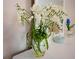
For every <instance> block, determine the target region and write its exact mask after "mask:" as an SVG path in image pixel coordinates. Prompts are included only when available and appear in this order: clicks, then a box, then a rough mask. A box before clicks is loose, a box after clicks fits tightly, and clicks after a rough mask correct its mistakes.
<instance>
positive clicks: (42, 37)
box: [17, 4, 67, 57]
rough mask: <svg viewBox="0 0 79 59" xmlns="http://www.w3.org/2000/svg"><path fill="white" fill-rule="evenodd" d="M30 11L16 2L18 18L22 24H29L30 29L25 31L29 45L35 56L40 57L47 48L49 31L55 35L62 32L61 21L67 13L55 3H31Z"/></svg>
mask: <svg viewBox="0 0 79 59" xmlns="http://www.w3.org/2000/svg"><path fill="white" fill-rule="evenodd" d="M31 11H32V14H30V13H28V12H27V11H26V10H25V9H22V8H21V7H20V6H19V5H18V4H17V13H18V16H19V20H20V21H21V22H22V23H23V24H26V23H28V24H31V31H30V32H28V33H27V39H28V41H29V43H30V45H29V47H32V48H33V50H34V54H35V56H36V57H41V56H43V55H44V54H45V52H46V50H47V49H48V48H49V44H48V38H49V37H50V36H51V33H54V35H57V34H58V33H60V32H63V21H64V20H65V18H66V16H67V14H66V13H65V12H64V10H63V8H62V7H60V6H56V5H48V6H45V7H42V6H39V5H33V7H32V8H31ZM54 35H53V37H54Z"/></svg>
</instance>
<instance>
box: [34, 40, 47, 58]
mask: <svg viewBox="0 0 79 59" xmlns="http://www.w3.org/2000/svg"><path fill="white" fill-rule="evenodd" d="M46 40H47V39H44V40H42V41H41V42H40V43H39V45H38V42H35V41H34V40H33V41H32V47H33V54H34V56H35V57H36V58H41V57H42V56H44V54H45V52H46V50H47V49H48V41H47V42H46Z"/></svg>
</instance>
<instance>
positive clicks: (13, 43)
mask: <svg viewBox="0 0 79 59" xmlns="http://www.w3.org/2000/svg"><path fill="white" fill-rule="evenodd" d="M17 1H18V2H19V3H20V4H21V6H22V7H24V8H26V9H27V10H29V11H30V8H29V7H30V6H31V0H4V7H3V8H4V10H3V13H4V15H3V18H4V20H3V28H4V29H3V34H4V35H3V36H4V40H3V43H4V47H3V49H4V59H9V58H10V56H11V55H12V54H13V53H15V52H18V51H21V50H23V49H25V48H26V43H25V39H24V38H25V36H24V34H25V31H26V30H28V28H27V26H26V28H27V29H25V28H24V27H23V26H22V25H21V24H19V23H18V22H17V14H16V2H17ZM74 1H75V0H65V8H66V10H67V11H68V13H69V15H70V17H71V18H72V20H73V23H74V15H75V13H74V8H75V6H74V3H75V2H74ZM73 44H74V43H73ZM73 49H74V48H73Z"/></svg>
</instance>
